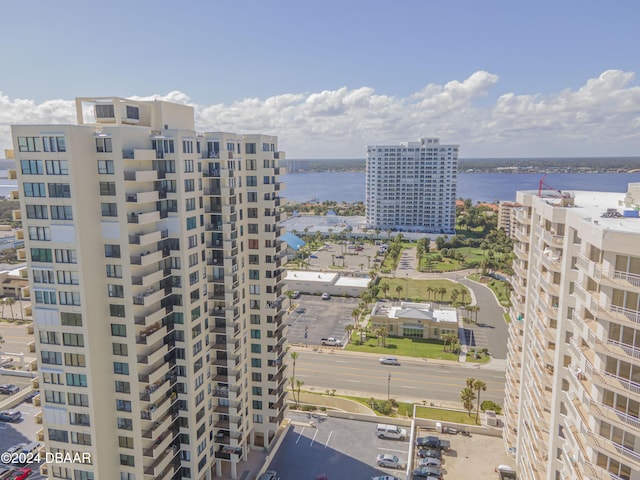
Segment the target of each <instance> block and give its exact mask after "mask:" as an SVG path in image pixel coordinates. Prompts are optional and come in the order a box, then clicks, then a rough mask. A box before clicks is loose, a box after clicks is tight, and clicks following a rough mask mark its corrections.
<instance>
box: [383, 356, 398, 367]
mask: <svg viewBox="0 0 640 480" xmlns="http://www.w3.org/2000/svg"><path fill="white" fill-rule="evenodd" d="M380 363H381V364H382V365H400V362H399V361H398V359H397V358H396V357H382V358H381V359H380Z"/></svg>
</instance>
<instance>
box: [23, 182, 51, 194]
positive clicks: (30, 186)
mask: <svg viewBox="0 0 640 480" xmlns="http://www.w3.org/2000/svg"><path fill="white" fill-rule="evenodd" d="M22 189H23V191H24V196H25V197H46V196H47V191H46V189H45V186H44V183H32V182H25V183H23V184H22Z"/></svg>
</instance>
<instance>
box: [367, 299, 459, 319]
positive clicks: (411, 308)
mask: <svg viewBox="0 0 640 480" xmlns="http://www.w3.org/2000/svg"><path fill="white" fill-rule="evenodd" d="M371 315H375V316H381V317H388V318H393V319H399V318H406V319H411V320H427V321H430V322H438V323H455V324H457V323H458V315H457V313H456V310H455V309H438V308H434V307H433V304H431V303H415V302H401V303H400V304H399V305H398V304H395V303H390V302H378V303H376V305H375V307H374V309H373V312H371Z"/></svg>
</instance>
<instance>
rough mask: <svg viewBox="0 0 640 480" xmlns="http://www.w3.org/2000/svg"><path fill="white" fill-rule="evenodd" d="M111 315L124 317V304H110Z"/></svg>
mask: <svg viewBox="0 0 640 480" xmlns="http://www.w3.org/2000/svg"><path fill="white" fill-rule="evenodd" d="M109 315H111V316H112V317H120V318H124V305H114V304H110V305H109Z"/></svg>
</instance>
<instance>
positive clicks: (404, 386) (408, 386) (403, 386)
mask: <svg viewBox="0 0 640 480" xmlns="http://www.w3.org/2000/svg"><path fill="white" fill-rule="evenodd" d="M401 386H402V388H413V389H414V390H415V389H416V388H418V387H412V386H411V385H401Z"/></svg>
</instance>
